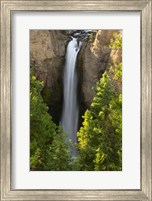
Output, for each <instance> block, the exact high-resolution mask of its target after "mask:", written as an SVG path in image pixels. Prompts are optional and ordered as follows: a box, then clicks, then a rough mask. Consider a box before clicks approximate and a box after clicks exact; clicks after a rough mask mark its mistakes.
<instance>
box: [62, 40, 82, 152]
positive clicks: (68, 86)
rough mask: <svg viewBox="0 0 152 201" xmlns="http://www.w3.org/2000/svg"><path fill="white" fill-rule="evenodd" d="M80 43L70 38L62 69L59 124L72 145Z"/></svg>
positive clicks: (77, 113) (74, 130) (74, 150)
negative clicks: (62, 96)
mask: <svg viewBox="0 0 152 201" xmlns="http://www.w3.org/2000/svg"><path fill="white" fill-rule="evenodd" d="M81 44H82V43H81V42H80V41H79V42H78V40H77V39H76V38H72V40H71V41H70V42H69V44H68V46H67V52H66V63H65V68H64V86H63V87H64V103H63V111H62V119H61V123H62V126H63V129H64V131H65V132H66V133H67V134H68V136H67V140H69V139H71V141H72V144H73V145H74V144H75V143H76V142H77V136H76V132H77V129H78V116H79V108H78V102H77V84H78V81H77V72H76V69H75V66H76V60H77V54H78V52H79V50H80V48H81ZM72 155H73V156H76V149H75V148H73V149H72Z"/></svg>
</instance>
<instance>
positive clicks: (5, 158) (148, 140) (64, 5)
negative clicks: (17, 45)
mask: <svg viewBox="0 0 152 201" xmlns="http://www.w3.org/2000/svg"><path fill="white" fill-rule="evenodd" d="M13 11H21V12H23V11H94V12H95V11H130V12H135V11H138V12H140V18H141V109H140V111H141V150H140V151H141V188H140V189H138V190H134V189H132V190H127V189H126V190H110V189H107V190H102V189H101V190H99V189H98V190H83V189H82V190H58V189H57V190H51V189H50V190H47V189H46V190H32V189H31V190H12V189H11V179H12V175H11V164H12V157H11V144H12V143H11V141H12V135H11V118H12V117H11V13H12V12H13ZM0 61H1V68H0V75H1V79H0V88H1V89H0V94H1V98H0V103H1V106H0V111H1V112H0V115H1V119H0V135H1V141H0V144H1V154H0V164H1V166H0V167H1V168H0V169H1V191H0V192H1V197H0V199H1V200H3V201H6V200H7V201H11V200H52V201H53V200H56V201H57V200H60V201H61V200H65V201H67V200H70V201H72V200H75V201H76V200H77V201H78V200H107V201H108V200H115V201H116V200H130V201H131V200H136V201H137V200H138V201H141V200H142V201H151V200H152V77H151V76H152V1H151V0H105V1H101V0H96V1H89V0H86V1H84V0H77V1H75V0H71V1H69V0H60V1H56V0H54V1H53V0H52V1H51V0H48V1H43V0H41V1H30V0H24V1H22V0H15V1H14V0H12V1H7V0H1V59H0Z"/></svg>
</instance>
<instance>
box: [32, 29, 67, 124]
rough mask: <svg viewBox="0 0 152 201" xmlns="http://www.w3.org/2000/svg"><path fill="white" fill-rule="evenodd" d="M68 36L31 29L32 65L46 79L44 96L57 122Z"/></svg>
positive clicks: (56, 32) (41, 78) (41, 77)
mask: <svg viewBox="0 0 152 201" xmlns="http://www.w3.org/2000/svg"><path fill="white" fill-rule="evenodd" d="M66 44H67V37H66V36H65V35H64V34H62V33H61V31H54V30H51V31H49V30H31V31H30V66H34V67H35V69H36V77H37V78H38V79H39V80H42V81H44V89H43V91H42V95H43V98H44V100H45V102H46V103H47V105H48V106H49V112H50V114H51V115H52V117H53V120H54V121H55V122H58V121H59V119H60V115H59V114H60V113H61V110H62V99H63V97H62V91H63V84H62V78H63V76H62V75H63V67H64V63H65V51H66V50H65V48H66Z"/></svg>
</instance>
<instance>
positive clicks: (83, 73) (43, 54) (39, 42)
mask: <svg viewBox="0 0 152 201" xmlns="http://www.w3.org/2000/svg"><path fill="white" fill-rule="evenodd" d="M115 32H117V30H99V31H97V32H93V33H92V36H91V37H88V38H87V39H84V41H83V45H82V49H81V51H80V52H79V55H78V60H77V70H78V76H79V90H78V91H79V102H80V104H81V110H80V115H82V114H83V112H84V111H85V110H86V109H87V108H89V106H90V104H91V102H92V99H93V97H94V95H95V92H94V90H93V89H92V88H93V87H94V86H95V83H96V82H97V81H98V80H99V79H100V78H101V76H102V73H103V72H104V71H105V70H106V69H108V68H109V67H110V66H111V65H113V63H115V62H116V63H120V62H121V61H122V56H121V54H122V52H121V50H115V49H112V50H111V49H110V48H109V43H110V39H112V38H113V34H114V33H115ZM79 37H80V40H81V36H80V35H79ZM68 41H69V34H67V33H66V31H59V30H58V31H53V30H50V31H49V30H32V31H30V64H31V66H34V67H35V68H36V77H37V78H38V79H39V80H43V81H44V89H43V92H42V95H43V97H44V100H45V102H46V103H47V105H48V106H49V112H50V114H51V115H52V117H53V119H54V121H55V122H56V123H57V122H59V121H60V116H59V115H60V114H61V111H62V102H63V69H64V64H65V53H66V46H67V43H68Z"/></svg>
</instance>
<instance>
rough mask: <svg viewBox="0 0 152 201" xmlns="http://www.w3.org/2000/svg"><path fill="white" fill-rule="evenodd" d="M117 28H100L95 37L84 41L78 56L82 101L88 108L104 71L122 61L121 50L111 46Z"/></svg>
mask: <svg viewBox="0 0 152 201" xmlns="http://www.w3.org/2000/svg"><path fill="white" fill-rule="evenodd" d="M116 31H117V30H99V31H97V33H96V36H95V39H93V40H92V41H91V40H89V41H88V42H84V44H83V47H82V49H81V51H80V54H79V57H78V70H79V73H80V74H81V76H80V85H81V87H80V88H81V93H82V94H81V95H80V97H81V100H80V101H81V103H82V105H84V106H85V107H84V108H83V110H85V109H86V108H88V107H89V106H90V104H91V102H92V99H93V97H94V96H95V92H94V90H92V88H93V87H94V86H95V83H96V82H97V81H98V80H99V79H100V77H101V75H102V73H103V72H104V71H105V70H106V69H108V67H109V66H111V65H112V64H113V63H114V62H118V63H119V62H120V61H121V52H120V51H119V50H112V51H111V49H110V48H109V43H110V39H111V38H113V34H114V33H115V32H116Z"/></svg>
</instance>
